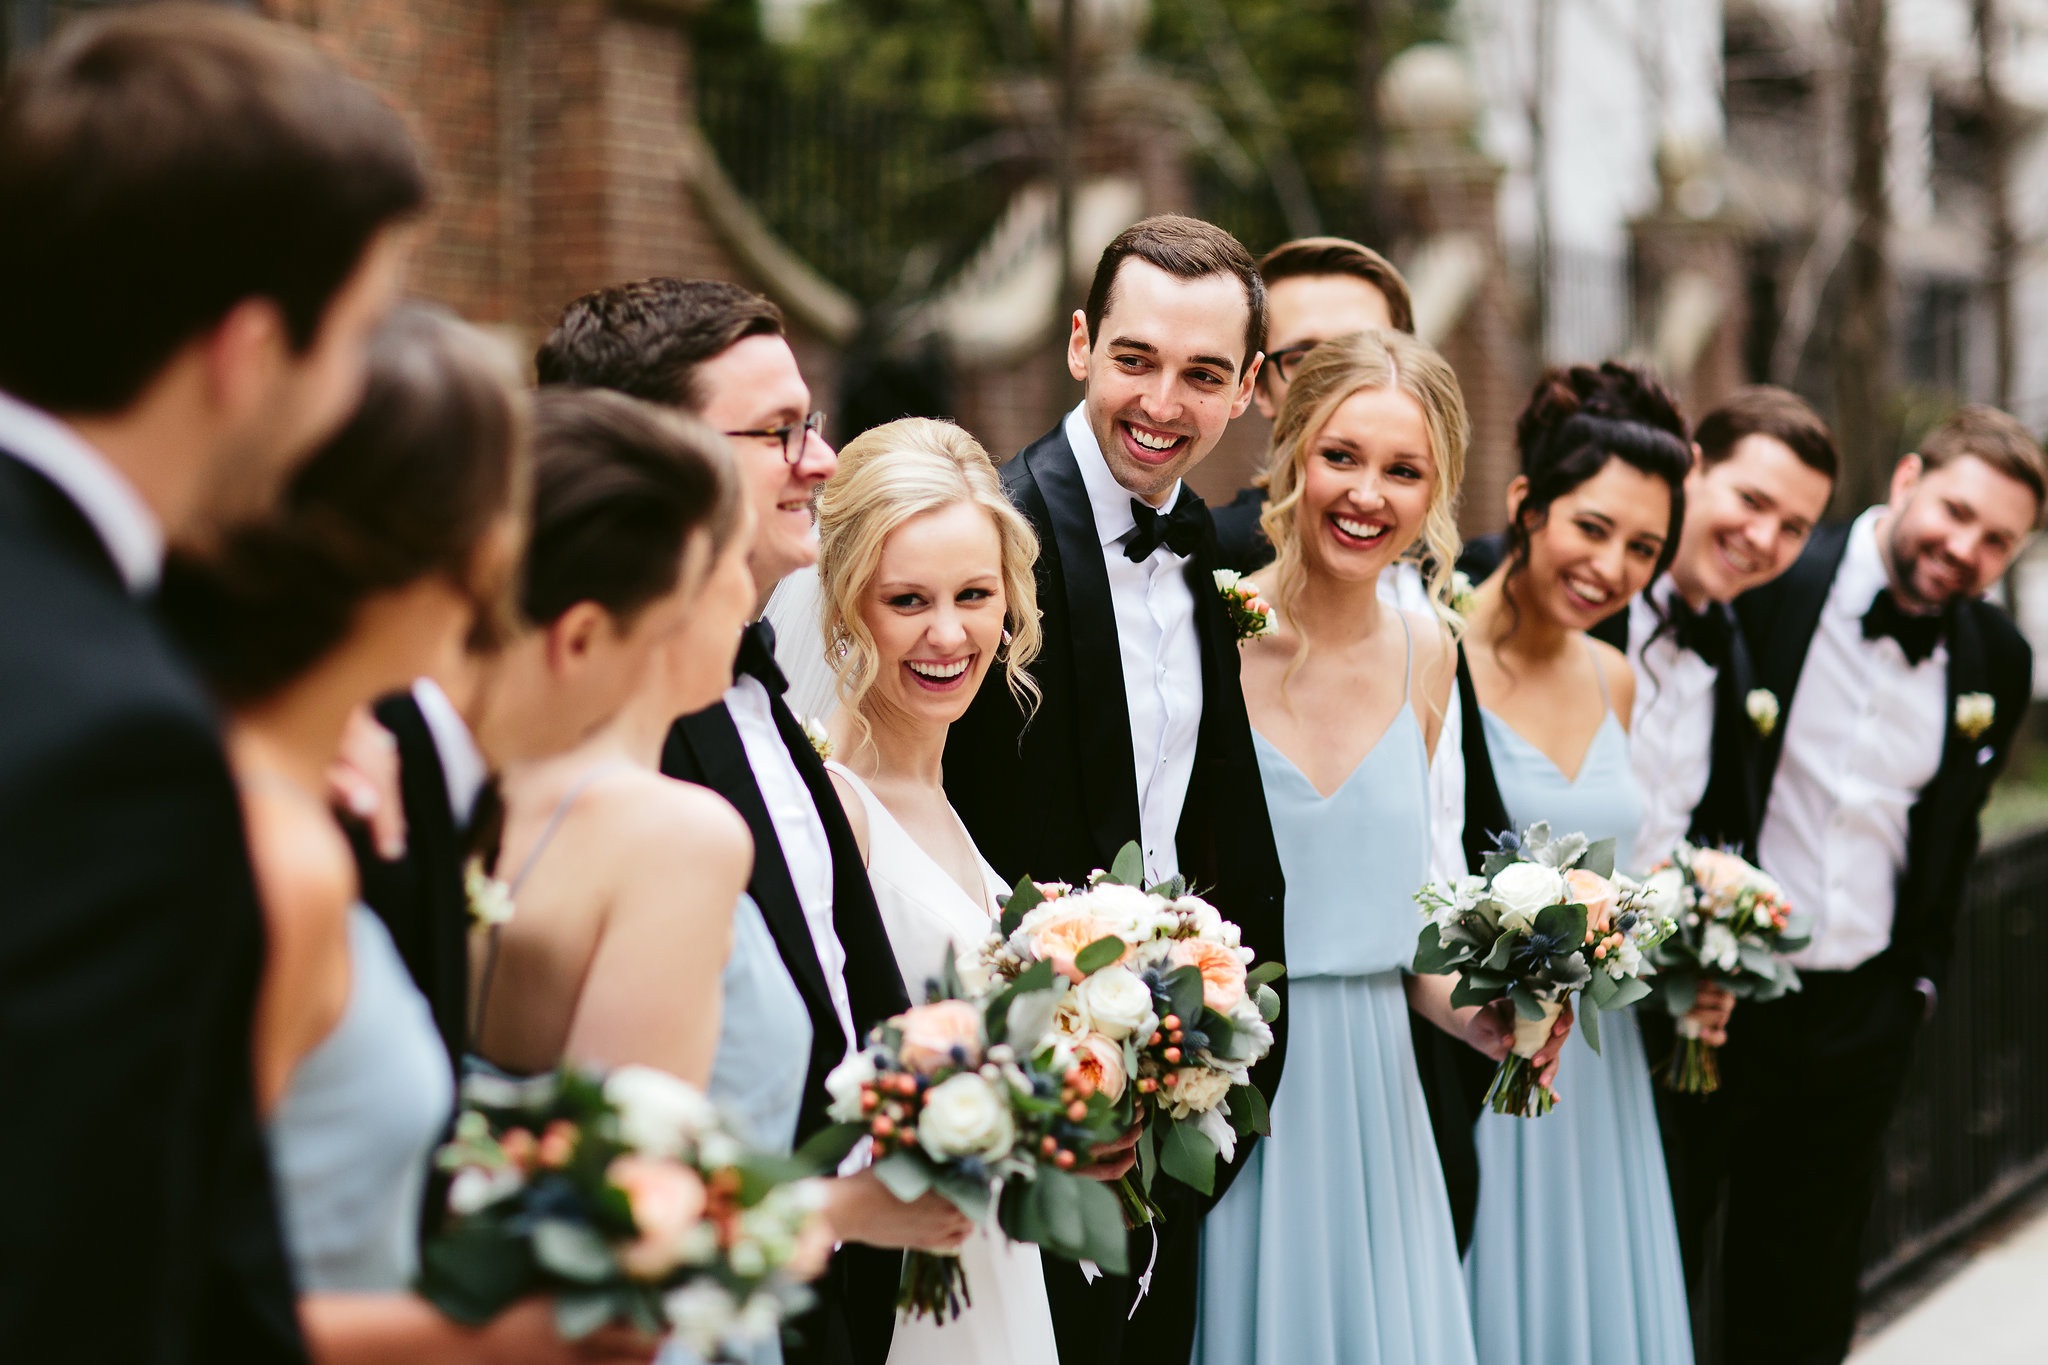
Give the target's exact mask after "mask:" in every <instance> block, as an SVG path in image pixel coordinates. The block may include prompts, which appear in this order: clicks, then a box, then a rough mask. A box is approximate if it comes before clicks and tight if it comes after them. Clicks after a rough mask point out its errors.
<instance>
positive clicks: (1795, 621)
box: [1735, 522, 1852, 781]
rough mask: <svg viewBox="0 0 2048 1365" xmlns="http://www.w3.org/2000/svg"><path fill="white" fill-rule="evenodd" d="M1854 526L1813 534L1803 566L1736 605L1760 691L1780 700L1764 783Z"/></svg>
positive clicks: (1768, 745)
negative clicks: (1763, 690)
mask: <svg viewBox="0 0 2048 1365" xmlns="http://www.w3.org/2000/svg"><path fill="white" fill-rule="evenodd" d="M1851 524H1852V523H1849V522H1838V523H1834V524H1831V525H1827V526H1823V527H1820V528H1819V529H1817V530H1816V531H1815V532H1814V533H1813V537H1812V539H1810V540H1808V541H1807V543H1806V549H1805V550H1804V551H1803V552H1802V553H1801V554H1800V556H1799V559H1798V562H1796V563H1795V564H1793V566H1792V567H1791V568H1790V569H1787V570H1786V571H1785V573H1784V575H1783V576H1782V577H1780V578H1779V579H1778V580H1777V581H1776V582H1775V583H1767V584H1765V585H1764V586H1763V587H1761V588H1757V589H1755V590H1754V591H1752V592H1748V593H1745V594H1744V595H1743V596H1742V597H1741V598H1739V599H1737V601H1736V604H1735V616H1736V619H1737V621H1739V622H1740V623H1741V625H1742V633H1743V635H1744V636H1746V637H1747V640H1748V644H1749V648H1750V654H1751V658H1752V659H1753V660H1754V661H1755V664H1756V670H1757V679H1758V683H1759V685H1760V686H1762V687H1764V688H1765V689H1767V690H1768V691H1769V692H1770V693H1771V695H1772V696H1773V697H1774V698H1775V699H1776V700H1777V703H1778V715H1779V717H1780V719H1779V722H1778V724H1777V725H1776V726H1774V727H1772V730H1771V733H1770V735H1769V736H1768V737H1767V738H1766V739H1765V741H1764V751H1763V756H1762V760H1761V763H1760V772H1761V773H1762V774H1763V775H1764V780H1765V781H1768V779H1769V777H1770V775H1772V774H1775V773H1776V772H1777V769H1778V756H1779V754H1780V753H1781V752H1782V751H1783V749H1784V745H1785V722H1786V721H1787V720H1789V719H1790V718H1791V715H1792V697H1793V694H1794V693H1795V692H1796V691H1798V688H1799V675H1800V674H1801V673H1802V672H1803V671H1804V670H1805V668H1806V653H1807V650H1808V649H1810V648H1811V647H1812V645H1813V635H1814V632H1815V631H1816V630H1818V629H1819V628H1820V613H1821V609H1822V608H1823V607H1825V606H1826V605H1827V601H1828V593H1829V591H1830V590H1831V589H1832V588H1833V587H1834V586H1835V574H1836V572H1837V571H1838V570H1840V568H1841V567H1842V556H1843V554H1844V553H1846V552H1847V551H1848V548H1849V530H1850V526H1851Z"/></svg>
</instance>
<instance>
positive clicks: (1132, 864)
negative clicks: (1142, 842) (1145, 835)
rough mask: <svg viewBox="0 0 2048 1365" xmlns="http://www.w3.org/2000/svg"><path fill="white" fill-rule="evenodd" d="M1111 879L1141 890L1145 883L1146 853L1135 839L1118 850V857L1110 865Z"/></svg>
mask: <svg viewBox="0 0 2048 1365" xmlns="http://www.w3.org/2000/svg"><path fill="white" fill-rule="evenodd" d="M1109 880H1111V881H1113V882H1117V883H1120V884H1121V885H1124V886H1135V887H1138V888H1139V889H1140V890H1142V889H1143V888H1144V885H1145V853H1144V850H1142V849H1140V848H1139V847H1138V842H1137V840H1135V839H1133V840H1132V841H1131V842H1130V843H1128V844H1125V845H1124V846H1123V847H1122V848H1120V849H1118V850H1117V851H1116V857H1115V859H1113V860H1112V861H1111V862H1110V865H1109Z"/></svg>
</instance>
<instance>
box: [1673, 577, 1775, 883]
mask: <svg viewBox="0 0 2048 1365" xmlns="http://www.w3.org/2000/svg"><path fill="white" fill-rule="evenodd" d="M1712 610H1715V611H1723V612H1726V611H1728V610H1729V608H1727V607H1726V606H1723V605H1720V604H1716V605H1715V606H1714V607H1713V608H1712ZM1756 685H1757V682H1756V663H1755V661H1754V660H1753V659H1752V658H1751V657H1750V653H1749V646H1748V645H1747V644H1746V643H1745V642H1744V640H1743V638H1742V632H1741V631H1740V630H1734V629H1731V630H1730V631H1729V632H1728V654H1727V657H1726V658H1724V659H1723V660H1722V661H1721V666H1720V668H1719V669H1718V670H1716V672H1715V675H1714V738H1713V745H1712V749H1711V750H1710V754H1711V756H1710V758H1709V760H1708V769H1707V789H1706V791H1705V792H1704V793H1703V794H1702V795H1701V797H1700V804H1699V805H1698V807H1696V808H1695V809H1694V811H1693V816H1692V826H1691V828H1690V829H1689V830H1688V831H1687V837H1688V838H1690V839H1691V840H1692V841H1693V842H1694V843H1695V844H1701V845H1705V846H1708V847H1713V846H1717V845H1731V846H1733V847H1734V848H1735V849H1736V850H1737V851H1738V852H1740V853H1741V854H1742V855H1743V856H1744V857H1746V858H1754V857H1755V856H1756V837H1757V826H1758V824H1759V822H1760V821H1761V820H1762V818H1763V802H1762V794H1761V791H1760V790H1759V771H1758V758H1759V750H1760V746H1759V744H1758V743H1757V740H1758V736H1757V733H1756V723H1755V722H1754V721H1752V720H1751V719H1750V718H1749V694H1750V693H1751V692H1752V691H1754V690H1755V689H1756Z"/></svg>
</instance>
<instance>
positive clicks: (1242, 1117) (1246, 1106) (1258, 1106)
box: [1229, 1085, 1273, 1137]
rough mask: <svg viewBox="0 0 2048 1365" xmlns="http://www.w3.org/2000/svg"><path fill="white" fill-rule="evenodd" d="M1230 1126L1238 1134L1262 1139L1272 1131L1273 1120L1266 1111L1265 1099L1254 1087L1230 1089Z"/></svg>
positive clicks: (1234, 1086)
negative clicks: (1246, 1134) (1251, 1134)
mask: <svg viewBox="0 0 2048 1365" xmlns="http://www.w3.org/2000/svg"><path fill="white" fill-rule="evenodd" d="M1229 1104H1230V1126H1231V1127H1233V1128H1235V1129H1237V1131H1238V1132H1240V1133H1257V1134H1258V1135H1259V1136H1261V1137H1264V1136H1266V1135H1267V1134H1269V1133H1271V1132H1272V1131H1273V1118H1272V1115H1271V1114H1270V1113H1268V1112H1267V1109H1266V1097H1265V1096H1264V1095H1261V1094H1260V1093H1259V1088H1258V1087H1257V1086H1255V1085H1233V1086H1231V1087H1230V1096H1229Z"/></svg>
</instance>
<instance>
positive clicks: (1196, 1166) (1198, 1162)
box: [1159, 1119, 1216, 1194]
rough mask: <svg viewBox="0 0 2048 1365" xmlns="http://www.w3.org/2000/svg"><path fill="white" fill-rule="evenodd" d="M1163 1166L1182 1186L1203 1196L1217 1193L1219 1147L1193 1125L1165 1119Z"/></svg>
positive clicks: (1162, 1150)
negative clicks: (1217, 1156)
mask: <svg viewBox="0 0 2048 1365" xmlns="http://www.w3.org/2000/svg"><path fill="white" fill-rule="evenodd" d="M1162 1122H1163V1123H1164V1127H1165V1131H1164V1132H1162V1133H1161V1134H1160V1136H1159V1165H1160V1167H1161V1168H1162V1169H1163V1170H1165V1172H1166V1173H1167V1174H1168V1175H1170V1176H1172V1177H1173V1178H1174V1179H1175V1180H1178V1181H1180V1182H1181V1184H1183V1185H1186V1186H1188V1187H1190V1188H1191V1189H1193V1190H1195V1191H1196V1192H1198V1193H1200V1194H1214V1193H1215V1192H1216V1144H1215V1143H1213V1142H1211V1141H1209V1139H1208V1138H1207V1137H1205V1136H1203V1134H1202V1132H1201V1130H1200V1129H1198V1128H1196V1127H1195V1125H1194V1124H1192V1123H1180V1122H1175V1121H1173V1120H1170V1119H1169V1120H1163V1121H1162Z"/></svg>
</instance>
